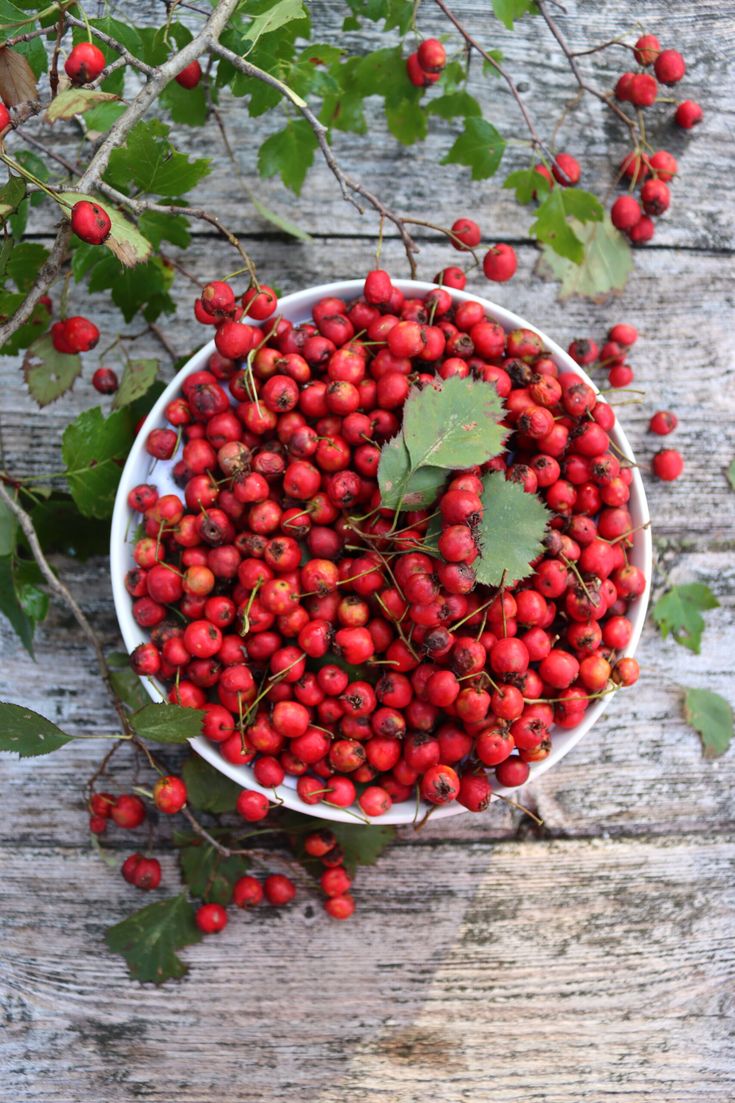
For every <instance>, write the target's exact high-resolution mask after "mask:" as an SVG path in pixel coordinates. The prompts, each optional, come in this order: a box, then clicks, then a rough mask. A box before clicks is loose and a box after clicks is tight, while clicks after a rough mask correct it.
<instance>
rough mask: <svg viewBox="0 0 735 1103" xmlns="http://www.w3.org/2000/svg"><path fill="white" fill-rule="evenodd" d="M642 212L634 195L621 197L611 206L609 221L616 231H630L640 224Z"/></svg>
mask: <svg viewBox="0 0 735 1103" xmlns="http://www.w3.org/2000/svg"><path fill="white" fill-rule="evenodd" d="M642 214H643V212H642V210H641V205H640V203H639V202H638V200H637V199H636V198H635V196H634V195H621V196H619V197H618V198H617V199H616V200H615V202H614V203H613V205H612V208H611V210H610V219H611V221H612V224H613V226H614V227H615V228H616V229H617V230H623V231H626V230H632V229H633V227H634V226H635V225H636V224H637V223H638V222H640V220H641V216H642Z"/></svg>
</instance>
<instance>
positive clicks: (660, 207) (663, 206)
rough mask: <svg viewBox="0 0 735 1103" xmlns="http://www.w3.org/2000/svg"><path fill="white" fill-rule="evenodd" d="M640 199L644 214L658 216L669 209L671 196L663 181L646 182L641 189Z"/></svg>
mask: <svg viewBox="0 0 735 1103" xmlns="http://www.w3.org/2000/svg"><path fill="white" fill-rule="evenodd" d="M641 199H642V201H643V209H644V211H645V212H646V214H650V215H655V216H658V215H661V214H663V213H664V211H667V210H668V209H669V203H670V202H671V195H670V193H669V189H668V187H667V186H666V184H664V182H663V180H646V182H645V184H644V185H643V187H642V188H641Z"/></svg>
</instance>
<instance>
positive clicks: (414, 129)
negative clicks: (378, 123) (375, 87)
mask: <svg viewBox="0 0 735 1103" xmlns="http://www.w3.org/2000/svg"><path fill="white" fill-rule="evenodd" d="M385 121H386V123H387V124H388V129H389V130H390V132H391V134H392V135H393V137H394V138H397V139H398V141H399V142H400V143H401V144H402V145H404V146H410V145H413V144H414V143H415V142H422V141H423V140H424V138H425V137H426V135H427V134H428V133H429V120H428V118H427V115H426V112H425V111H424V109H423V107H421V105H420V104H419V103H417V102H416V100H415V99H414V98H411V99H403V100H398V102H397V103H389V102H388V101H387V100H386V101H385Z"/></svg>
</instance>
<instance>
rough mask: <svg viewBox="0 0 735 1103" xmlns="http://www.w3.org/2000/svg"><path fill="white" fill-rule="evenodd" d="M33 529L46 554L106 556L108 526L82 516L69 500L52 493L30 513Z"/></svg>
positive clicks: (82, 557) (82, 556) (59, 494)
mask: <svg viewBox="0 0 735 1103" xmlns="http://www.w3.org/2000/svg"><path fill="white" fill-rule="evenodd" d="M30 514H31V520H32V521H33V527H34V528H35V530H36V534H37V536H38V539H39V540H40V542H41V547H42V548H43V549H44V551H46V552H61V554H62V555H71V556H73V557H75V558H77V559H81V560H84V559H89V557H90V556H93V555H107V554H108V552H109V547H110V527H109V525H107V524H106V523H105V522H103V521H98V520H96V519H95V518H93V517H83V516H82V514H81V513H80V512H79V510H78V509H77V507H76V505H75V504H74V502H73V501H72V499H71V498H70V497H69V496H68V495H67V494H63V493H62V492H61V491H54V492H53V494H51V496H50V497H49V498H48V499H46V501H43V502H38V503H37V504H36V505H35V506H34V507H33V509H31V511H30Z"/></svg>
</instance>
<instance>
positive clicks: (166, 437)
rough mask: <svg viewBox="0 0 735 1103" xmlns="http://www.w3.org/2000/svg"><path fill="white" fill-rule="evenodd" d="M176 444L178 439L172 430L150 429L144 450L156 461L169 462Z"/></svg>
mask: <svg viewBox="0 0 735 1103" xmlns="http://www.w3.org/2000/svg"><path fill="white" fill-rule="evenodd" d="M178 442H179V438H178V436H177V435H176V433H175V432H174V431H173V429H151V431H150V433H149V434H148V437H147V439H146V442H145V450H146V452H147V453H148V454H149V455H150V456H154V457H155V459H157V460H170V459H171V457H172V456H173V454H174V452H175V451H176V445H177V444H178Z"/></svg>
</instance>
